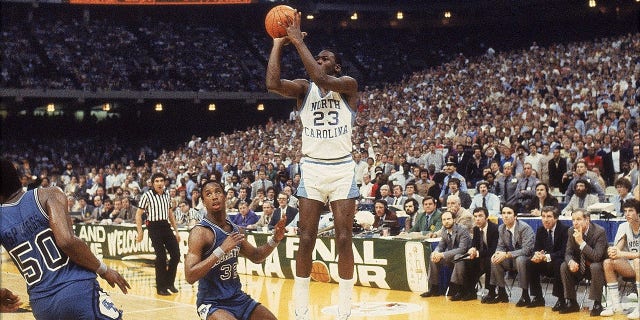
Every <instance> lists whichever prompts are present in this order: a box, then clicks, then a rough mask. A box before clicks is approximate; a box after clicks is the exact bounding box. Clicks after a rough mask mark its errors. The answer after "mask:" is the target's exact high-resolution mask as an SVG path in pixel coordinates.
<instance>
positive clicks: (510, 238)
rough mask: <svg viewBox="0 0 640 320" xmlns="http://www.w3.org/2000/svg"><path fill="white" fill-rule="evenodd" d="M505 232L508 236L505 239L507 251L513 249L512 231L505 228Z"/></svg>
mask: <svg viewBox="0 0 640 320" xmlns="http://www.w3.org/2000/svg"><path fill="white" fill-rule="evenodd" d="M507 233H508V236H509V239H507V249H509V251H513V249H514V248H513V233H512V232H511V230H508V229H507Z"/></svg>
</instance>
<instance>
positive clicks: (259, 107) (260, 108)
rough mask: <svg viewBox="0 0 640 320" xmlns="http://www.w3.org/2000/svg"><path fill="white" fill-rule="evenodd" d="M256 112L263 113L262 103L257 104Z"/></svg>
mask: <svg viewBox="0 0 640 320" xmlns="http://www.w3.org/2000/svg"><path fill="white" fill-rule="evenodd" d="M258 111H264V103H259V104H258Z"/></svg>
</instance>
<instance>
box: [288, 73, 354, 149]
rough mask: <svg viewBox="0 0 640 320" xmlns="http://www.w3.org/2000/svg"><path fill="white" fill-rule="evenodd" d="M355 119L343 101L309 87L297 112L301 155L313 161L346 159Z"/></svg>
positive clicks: (337, 96)
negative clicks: (300, 123)
mask: <svg viewBox="0 0 640 320" xmlns="http://www.w3.org/2000/svg"><path fill="white" fill-rule="evenodd" d="M355 119H356V115H355V112H354V111H353V110H352V109H351V107H350V106H349V104H348V103H347V101H346V100H345V98H344V97H343V96H342V95H341V94H340V93H338V92H333V91H329V92H327V93H326V94H325V95H324V96H323V95H322V92H321V91H320V88H319V87H318V86H317V85H316V84H315V83H313V82H311V83H309V92H307V96H306V97H305V99H304V101H303V103H302V107H301V108H300V120H301V121H302V153H303V154H304V155H305V156H308V157H311V158H315V159H325V160H330V159H338V158H343V157H345V156H347V155H350V154H351V152H352V151H353V150H352V144H351V135H352V130H353V125H354V123H355Z"/></svg>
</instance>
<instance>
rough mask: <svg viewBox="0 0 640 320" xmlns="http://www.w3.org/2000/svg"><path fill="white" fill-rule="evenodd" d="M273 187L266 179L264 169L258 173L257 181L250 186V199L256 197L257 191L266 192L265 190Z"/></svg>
mask: <svg viewBox="0 0 640 320" xmlns="http://www.w3.org/2000/svg"><path fill="white" fill-rule="evenodd" d="M269 187H273V182H271V180H269V179H267V173H266V172H265V171H264V169H260V170H259V171H258V179H256V181H254V182H253V183H252V184H251V199H253V198H255V197H256V194H257V192H258V189H262V190H265V192H266V191H267V188H269Z"/></svg>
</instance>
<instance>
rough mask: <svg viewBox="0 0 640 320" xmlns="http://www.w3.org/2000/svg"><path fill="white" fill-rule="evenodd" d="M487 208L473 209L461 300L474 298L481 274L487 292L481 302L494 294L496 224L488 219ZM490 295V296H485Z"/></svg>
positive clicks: (491, 297) (496, 242)
mask: <svg viewBox="0 0 640 320" xmlns="http://www.w3.org/2000/svg"><path fill="white" fill-rule="evenodd" d="M488 218H489V212H488V211H487V208H484V207H477V208H475V209H474V210H473V219H474V223H475V226H474V227H473V241H472V242H471V248H470V249H469V251H467V253H468V254H469V260H466V261H465V263H466V264H467V268H466V269H465V270H466V273H467V276H466V277H465V288H463V291H465V292H466V293H465V294H463V299H462V300H473V299H475V298H476V293H475V285H476V283H477V282H478V280H479V279H480V276H481V275H482V274H485V277H484V287H485V288H486V289H487V290H488V291H489V294H487V296H485V298H483V299H482V302H483V303H486V302H487V301H490V300H492V299H493V298H495V296H496V293H495V291H496V286H495V285H492V284H491V256H493V254H494V253H495V252H496V248H497V246H498V225H497V224H495V223H493V222H491V221H489V220H488ZM487 297H490V298H487Z"/></svg>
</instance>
